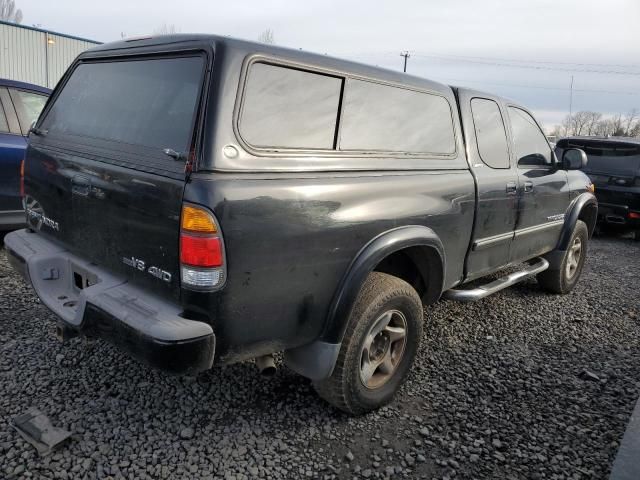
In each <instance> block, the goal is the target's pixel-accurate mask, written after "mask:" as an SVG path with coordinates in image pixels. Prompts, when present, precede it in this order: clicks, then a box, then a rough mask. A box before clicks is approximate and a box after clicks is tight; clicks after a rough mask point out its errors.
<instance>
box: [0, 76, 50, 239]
mask: <svg viewBox="0 0 640 480" xmlns="http://www.w3.org/2000/svg"><path fill="white" fill-rule="evenodd" d="M50 93H51V90H49V89H48V88H44V87H39V86H37V85H32V84H30V83H23V82H16V81H13V80H4V79H2V78H0V230H12V229H14V228H19V227H22V226H24V225H25V217H24V208H22V198H21V196H20V163H21V162H22V159H23V158H24V151H25V149H26V146H27V135H28V134H29V128H30V127H31V124H32V123H33V122H34V121H35V120H36V119H37V118H38V115H40V111H41V110H42V108H43V107H44V104H45V103H46V101H47V97H48V96H49V94H50Z"/></svg>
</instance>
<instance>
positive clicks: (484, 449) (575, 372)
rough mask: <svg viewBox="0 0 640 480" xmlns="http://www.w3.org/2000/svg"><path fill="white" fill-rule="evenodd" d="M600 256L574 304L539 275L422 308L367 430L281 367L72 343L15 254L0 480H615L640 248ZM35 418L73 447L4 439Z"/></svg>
mask: <svg viewBox="0 0 640 480" xmlns="http://www.w3.org/2000/svg"><path fill="white" fill-rule="evenodd" d="M590 248H591V250H590V253H589V259H588V264H587V267H586V269H585V271H584V273H583V277H582V280H581V281H580V283H579V285H578V287H577V288H576V290H575V291H574V292H573V293H572V294H570V295H567V296H563V297H560V296H552V295H547V294H544V293H542V292H541V291H540V290H539V288H538V286H537V284H536V283H535V281H533V280H531V281H528V282H526V283H523V284H520V285H518V286H516V287H513V288H512V289H509V290H506V291H504V292H501V293H500V294H497V295H494V296H493V297H489V298H488V299H486V300H484V301H480V302H477V303H475V304H471V305H469V304H467V305H463V304H457V303H453V302H445V301H443V302H440V303H438V304H437V305H435V306H433V307H431V308H429V309H427V311H426V312H425V313H426V318H425V321H426V328H425V336H424V338H423V342H422V349H421V352H420V354H419V358H418V359H417V361H416V365H415V368H414V370H413V372H412V374H411V376H410V378H409V380H408V381H407V383H406V385H405V386H404V387H403V389H402V391H401V393H400V395H399V396H398V397H397V399H396V401H395V402H394V403H393V404H392V405H390V406H388V407H385V408H383V409H381V410H380V411H378V412H375V413H372V414H369V415H367V416H364V417H360V418H349V417H347V416H346V415H343V414H341V413H339V412H337V411H335V410H333V409H332V408H330V407H329V406H328V405H326V404H325V403H323V402H322V401H321V400H320V399H319V398H318V397H317V396H316V395H315V394H314V392H313V389H312V387H311V385H310V383H309V382H308V381H307V380H305V379H303V378H300V377H298V376H296V375H295V374H293V373H291V372H289V371H288V370H286V369H284V368H283V369H280V370H279V371H278V373H277V374H276V376H275V377H274V378H272V379H270V380H266V379H262V378H260V377H259V376H258V374H257V372H256V370H255V367H254V366H253V365H252V364H250V363H243V364H238V365H233V366H228V367H224V368H218V369H215V370H214V371H212V372H208V373H206V374H203V375H201V376H199V377H197V378H177V377H168V376H165V375H163V374H162V373H159V372H155V371H151V370H149V369H147V368H146V367H144V366H142V365H140V364H138V363H137V362H135V361H133V360H130V359H129V358H127V357H126V356H125V355H123V354H121V353H120V352H118V351H117V350H116V349H115V348H113V347H111V346H110V345H108V344H104V343H102V342H97V343H95V344H93V345H92V346H88V345H87V344H85V343H83V342H82V341H81V340H74V341H72V342H71V343H70V344H69V345H65V346H62V345H60V344H58V343H57V341H56V340H55V339H54V338H53V335H52V330H53V320H54V317H53V315H52V314H51V313H49V312H48V311H47V310H46V309H45V308H44V307H43V306H42V305H40V304H39V302H38V300H37V299H36V297H35V296H34V295H33V293H32V292H31V291H30V290H29V289H28V288H27V287H26V286H25V285H24V283H23V282H22V281H21V280H20V279H19V278H18V277H17V276H16V275H15V274H14V273H13V272H12V271H11V270H10V268H9V267H8V265H7V263H6V259H5V254H4V251H2V252H0V295H1V299H2V300H1V302H0V478H27V477H32V478H105V477H109V476H111V477H113V478H123V477H124V478H136V479H138V478H236V479H244V478H274V479H275V478H292V479H300V478H305V477H308V478H429V479H431V478H437V479H442V478H478V479H480V478H482V479H485V478H486V479H521V478H522V479H594V478H598V479H600V478H606V477H607V475H608V472H609V470H610V468H611V464H612V462H613V459H614V456H615V453H616V449H617V447H618V443H619V442H620V440H621V438H622V435H623V433H624V429H625V426H626V422H627V420H628V418H629V415H630V413H631V411H632V409H633V406H634V403H635V400H636V399H637V397H638V395H639V394H640V340H639V339H640V335H639V334H640V305H639V302H638V294H639V292H638V286H639V284H640V281H639V279H640V243H638V242H635V243H634V242H632V241H631V240H628V239H623V238H615V237H606V238H599V239H595V240H594V241H593V242H592V244H591V245H590ZM586 372H588V373H586ZM29 406H35V407H38V408H39V409H40V410H41V411H43V412H44V413H46V414H47V415H49V416H50V418H51V419H52V421H53V422H54V424H56V425H58V426H61V427H64V428H66V429H68V430H70V431H72V432H73V433H74V435H73V440H72V442H71V443H70V444H69V445H68V446H66V447H64V448H63V449H62V450H60V451H58V452H57V453H54V454H52V455H50V456H48V457H45V458H40V457H38V456H37V454H36V452H35V450H34V449H33V448H32V447H31V446H30V445H29V444H27V443H26V442H25V441H23V440H22V439H21V438H19V436H18V435H17V433H16V432H14V431H13V430H12V429H11V428H10V427H9V419H10V418H12V417H13V416H15V415H17V414H19V413H21V412H23V411H24V410H26V409H27V408H28V407H29Z"/></svg>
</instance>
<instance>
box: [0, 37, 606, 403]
mask: <svg viewBox="0 0 640 480" xmlns="http://www.w3.org/2000/svg"><path fill="white" fill-rule="evenodd" d="M585 164H586V157H585V155H584V152H582V151H580V150H576V149H568V150H566V151H565V152H563V155H562V157H561V158H556V156H555V154H554V152H553V151H552V149H551V147H550V145H549V143H548V142H547V140H546V138H545V136H544V134H543V132H542V130H541V128H540V126H539V125H538V124H537V122H536V121H535V119H534V118H533V116H532V115H531V113H530V112H529V111H527V110H526V108H524V107H522V106H521V105H517V104H515V103H513V102H511V101H508V100H504V99H502V98H499V97H496V96H495V95H491V94H487V93H482V92H476V91H472V90H467V89H462V88H454V87H450V86H447V85H443V84H440V83H436V82H432V81H429V80H425V79H422V78H417V77H413V76H410V75H405V74H402V73H398V72H393V71H388V70H383V69H380V68H374V67H369V66H365V65H360V64H356V63H352V62H347V61H342V60H338V59H334V58H330V57H327V56H324V55H313V54H309V53H305V52H301V51H297V50H288V49H283V48H277V47H273V46H269V45H263V44H256V43H250V42H243V41H238V40H233V39H229V38H223V37H216V36H204V35H198V36H195V35H193V36H192V35H176V36H167V37H161V38H159V39H153V38H149V39H141V40H135V41H124V42H119V43H114V44H110V45H102V46H99V47H96V48H94V49H92V50H89V51H87V52H85V53H83V54H82V55H80V57H79V58H78V59H77V60H76V61H75V62H74V63H73V65H72V66H71V67H70V68H69V71H68V72H67V73H66V74H65V76H64V78H63V79H62V80H61V81H60V83H59V85H58V86H57V87H56V90H55V91H54V93H53V96H52V98H51V101H50V102H49V104H48V105H47V107H46V109H45V111H44V112H43V115H42V117H41V119H40V120H39V121H38V123H37V125H36V126H35V128H34V129H32V133H31V135H30V143H29V148H28V151H27V156H26V160H25V172H24V186H25V192H24V193H25V205H26V215H27V219H28V226H29V228H28V229H25V230H20V231H17V232H14V233H11V234H9V235H8V236H7V237H6V238H5V243H6V246H7V249H8V253H9V259H10V261H11V263H12V264H13V265H14V267H15V268H16V269H17V270H18V271H20V272H21V273H22V274H23V275H25V276H26V277H27V278H28V279H29V281H30V282H31V284H32V285H33V287H34V289H35V291H36V292H37V294H38V295H39V296H40V298H41V299H42V302H43V303H44V304H45V305H47V306H48V307H49V308H50V309H51V310H53V311H54V312H55V313H56V314H57V315H58V316H59V318H60V321H59V327H58V333H59V335H60V337H61V338H62V339H63V340H64V339H65V338H68V337H70V336H73V335H76V334H83V335H89V336H97V337H102V338H105V339H107V340H109V341H112V342H114V343H115V344H117V345H119V346H120V347H122V348H123V349H125V350H127V351H128V352H130V353H131V354H133V355H134V356H136V357H137V358H140V359H142V360H144V361H146V362H147V363H149V364H150V365H153V366H156V367H160V368H163V369H165V370H167V371H171V372H177V373H182V372H191V373H193V372H198V371H201V370H206V369H208V368H211V367H212V366H213V365H214V363H229V362H237V361H240V360H245V359H253V358H255V359H256V360H257V363H258V365H259V366H261V367H262V368H265V369H272V368H273V364H272V361H273V359H272V356H271V355H272V354H273V353H274V352H278V351H284V361H285V363H286V364H287V365H288V366H289V367H290V368H291V369H293V370H295V371H296V372H298V373H300V374H302V375H304V376H306V377H308V378H310V379H312V380H313V381H314V384H315V386H316V388H317V390H318V392H320V394H321V395H322V396H323V397H324V398H325V399H327V400H328V401H329V402H331V403H332V404H334V405H336V406H337V407H339V408H341V409H343V410H345V411H348V412H352V413H362V412H365V411H368V410H371V409H373V408H376V407H378V406H380V405H382V404H384V403H386V402H388V401H390V400H391V398H392V397H393V395H394V393H395V392H396V391H397V389H398V388H399V386H400V384H401V383H402V381H403V379H404V378H405V376H406V374H407V373H408V371H409V368H410V367H411V364H412V362H413V359H414V357H415V355H416V351H417V349H418V345H419V343H420V339H421V336H422V320H423V316H422V315H423V314H422V309H423V306H424V305H429V304H431V303H433V302H435V301H437V300H438V299H439V298H440V297H441V296H442V295H444V296H446V297H447V298H449V299H453V300H457V301H473V300H479V299H481V298H483V297H485V296H487V295H490V294H492V293H494V292H497V291H499V290H501V289H503V288H505V287H508V286H510V285H513V284H514V283H516V282H518V281H520V280H522V279H524V278H526V277H528V276H532V275H536V276H537V278H538V282H539V283H540V284H541V285H542V287H543V288H544V289H545V290H547V291H550V292H555V293H568V292H570V291H571V290H572V289H573V288H574V286H575V285H576V283H577V281H578V279H579V278H580V273H581V271H582V268H583V265H584V262H585V258H586V254H587V244H588V240H589V236H590V234H591V232H592V230H593V227H594V225H595V221H596V215H597V204H596V199H595V197H594V196H593V194H592V185H591V182H590V181H589V179H588V177H587V176H586V175H585V174H584V173H582V172H580V171H579V170H578V169H580V168H582V167H584V165H585ZM508 265H513V266H516V265H517V267H516V268H514V269H512V272H511V273H509V274H508V275H505V276H504V277H502V278H500V279H499V280H493V279H492V280H490V281H486V282H484V283H483V284H479V285H478V286H476V287H475V288H465V287H464V284H465V283H466V282H469V281H471V280H476V279H479V278H481V277H485V276H487V275H490V274H493V273H495V272H497V271H498V270H500V269H502V268H503V267H505V266H508ZM479 283H482V282H479Z"/></svg>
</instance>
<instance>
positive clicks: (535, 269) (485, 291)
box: [443, 258, 549, 302]
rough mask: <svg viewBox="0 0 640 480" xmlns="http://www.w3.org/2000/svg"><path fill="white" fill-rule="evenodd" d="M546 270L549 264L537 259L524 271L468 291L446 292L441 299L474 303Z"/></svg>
mask: <svg viewBox="0 0 640 480" xmlns="http://www.w3.org/2000/svg"><path fill="white" fill-rule="evenodd" d="M547 268H549V262H547V261H546V260H545V259H544V258H538V259H537V260H536V262H535V263H532V264H531V265H529V266H528V267H527V268H525V269H524V270H520V271H519V272H513V273H510V274H509V275H507V276H506V277H502V278H499V279H497V280H494V281H493V282H490V283H487V284H486V285H482V286H480V287H477V288H472V289H470V290H454V289H451V290H447V291H446V292H444V294H443V297H444V298H446V299H447V300H457V301H458V302H474V301H476V300H480V299H481V298H484V297H488V296H489V295H492V294H494V293H496V292H499V291H500V290H502V289H505V288H507V287H510V286H511V285H515V284H516V283H518V282H521V281H522V280H524V279H525V278H528V277H530V276H531V275H535V274H537V273H540V272H543V271H545V270H546V269H547Z"/></svg>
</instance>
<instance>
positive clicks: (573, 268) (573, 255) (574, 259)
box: [565, 237, 582, 279]
mask: <svg viewBox="0 0 640 480" xmlns="http://www.w3.org/2000/svg"><path fill="white" fill-rule="evenodd" d="M581 257H582V240H580V238H579V237H577V238H576V239H575V240H574V241H573V243H572V244H571V247H569V250H568V251H567V265H566V267H565V268H566V270H565V273H566V276H567V278H568V279H571V278H573V276H574V275H575V274H576V272H577V271H578V266H579V265H580V258H581Z"/></svg>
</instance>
